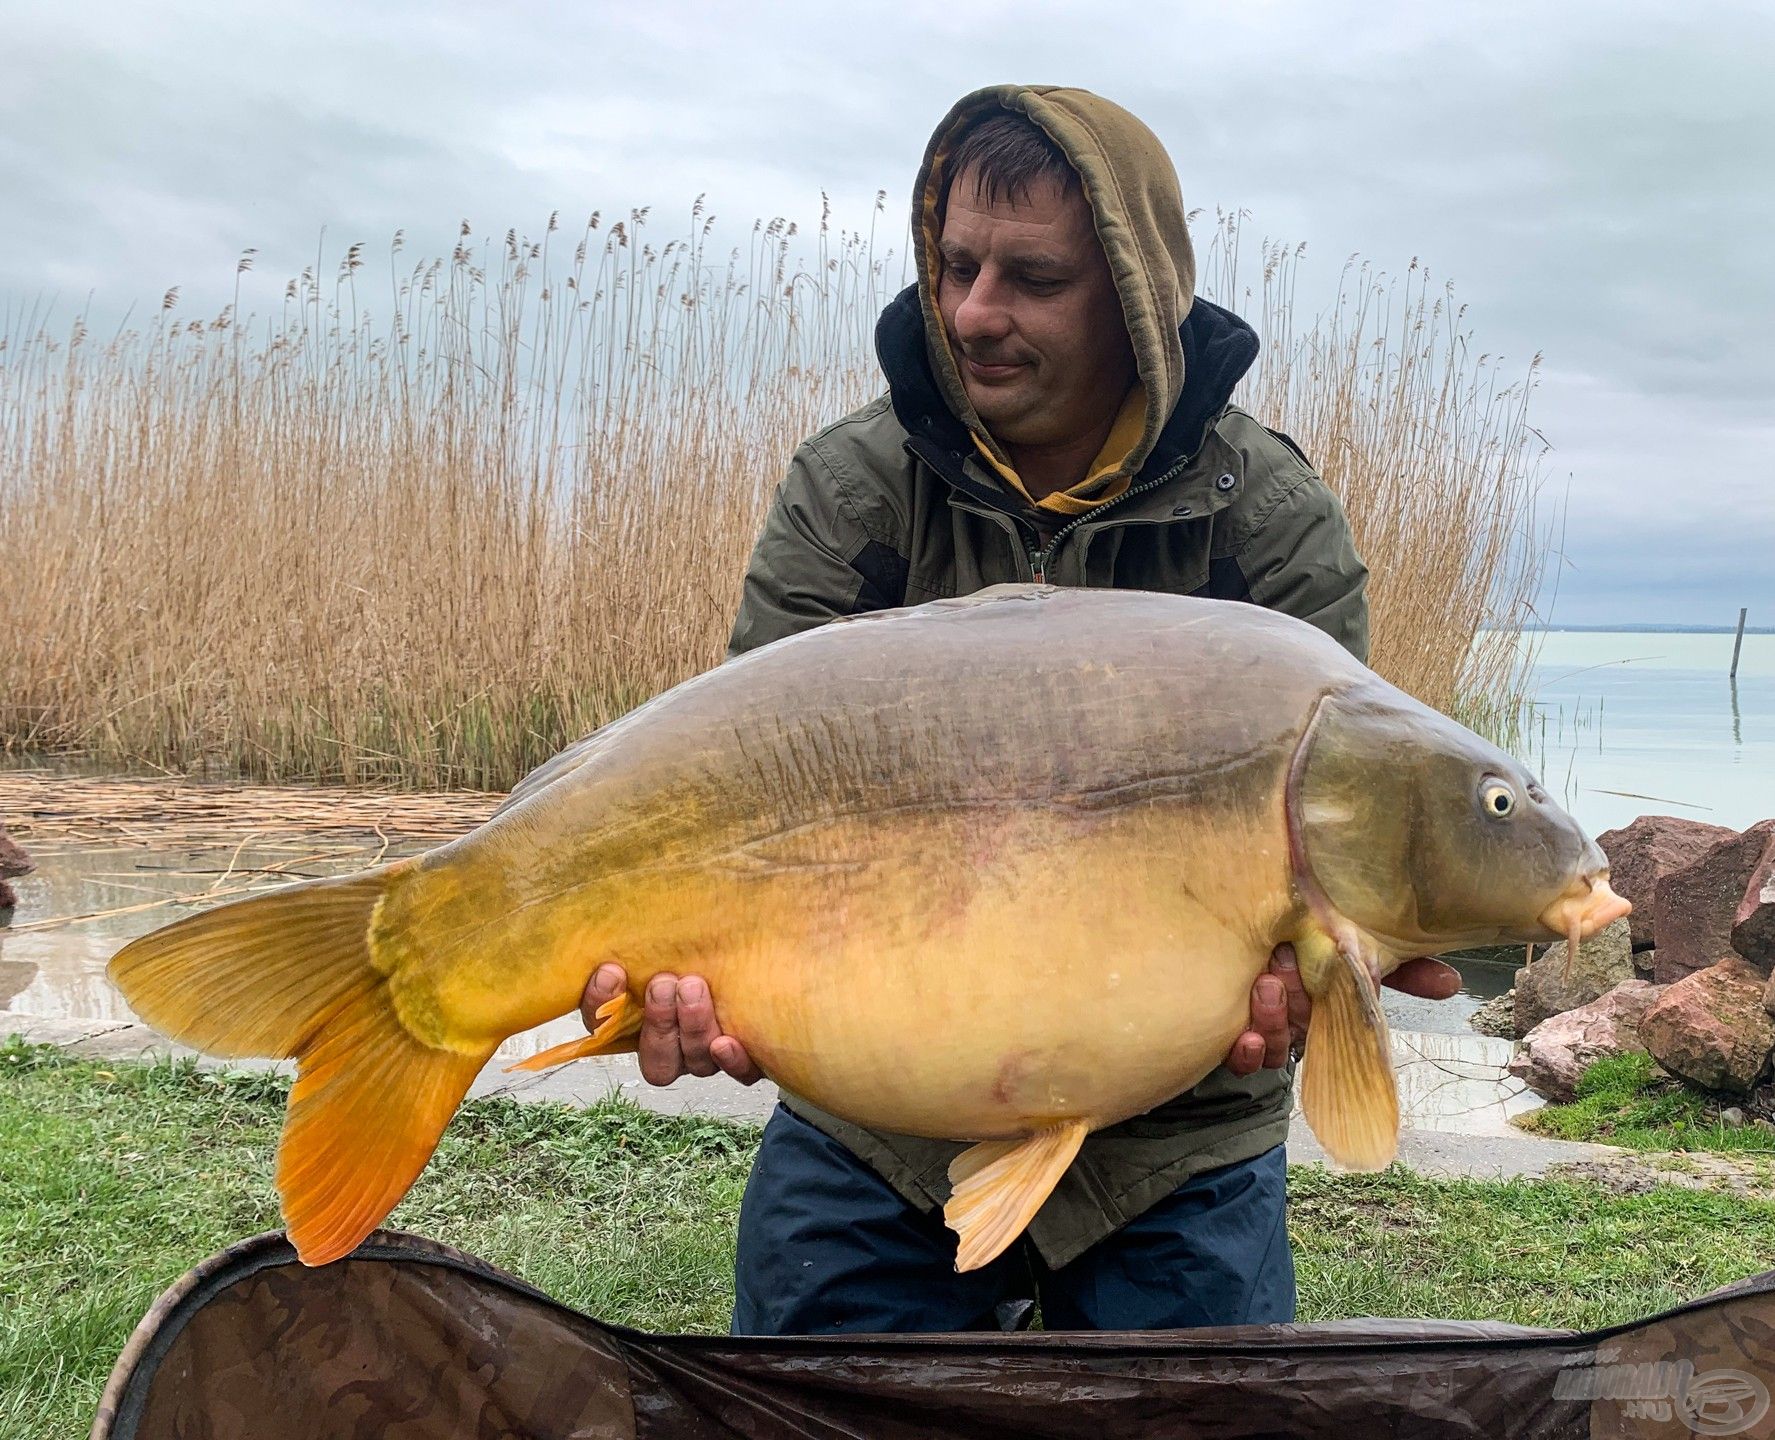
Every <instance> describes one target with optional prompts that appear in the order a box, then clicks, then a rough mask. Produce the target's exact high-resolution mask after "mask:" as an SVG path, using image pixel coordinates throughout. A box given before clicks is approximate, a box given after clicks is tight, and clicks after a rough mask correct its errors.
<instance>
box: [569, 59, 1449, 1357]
mask: <svg viewBox="0 0 1775 1440" xmlns="http://www.w3.org/2000/svg"><path fill="white" fill-rule="evenodd" d="M915 206H916V208H915V213H914V224H915V228H916V231H917V237H918V249H917V257H918V283H917V284H916V285H915V286H913V287H911V288H909V289H908V290H907V291H906V292H905V293H904V294H902V295H900V296H899V297H898V298H897V299H896V300H895V301H894V302H893V304H892V305H890V306H889V308H888V309H887V311H886V312H885V313H884V314H883V316H882V318H881V322H880V325H879V327H878V329H877V332H876V341H877V348H878V351H879V354H880V357H881V363H882V368H883V370H884V371H885V373H886V376H887V380H888V387H889V389H888V394H887V395H886V396H884V397H883V398H882V399H880V400H878V401H876V402H875V403H873V404H871V405H868V406H865V407H864V408H863V409H862V410H859V411H857V412H856V413H855V414H853V415H849V416H846V417H845V418H844V419H843V420H840V421H839V422H838V423H837V424H835V425H832V426H830V427H828V428H827V429H825V430H823V431H821V432H820V433H819V434H818V435H815V436H814V437H813V438H812V439H810V440H809V441H807V442H806V443H805V444H804V445H803V446H802V447H801V448H800V449H799V450H798V451H797V453H796V455H795V457H794V459H793V461H792V463H791V465H790V469H789V474H788V477H787V479H786V480H785V481H784V482H783V485H782V488H781V490H780V491H779V493H778V495H777V498H776V503H775V505H774V507H773V508H772V510H771V513H770V516H769V518H768V519H767V521H766V522H765V527H764V532H763V534H762V536H761V537H760V538H759V541H758V544H757V548H756V549H755V551H754V552H753V555H752V560H751V564H750V567H749V569H748V572H747V575H746V584H745V593H744V598H743V600H742V602H741V607H740V613H739V618H738V621H737V623H736V625H735V627H734V633H733V641H732V646H731V653H733V654H739V653H741V652H743V651H746V650H750V649H753V648H754V647H756V646H759V645H764V644H768V643H769V642H771V641H773V640H778V639H781V638H782V637H784V636H786V635H790V634H794V633H795V632H797V631H799V630H803V629H806V628H808V627H810V626H814V625H818V624H821V623H822V622H824V621H827V620H830V619H833V618H835V617H837V616H841V615H849V614H856V613H859V612H862V611H867V610H874V609H881V608H885V607H889V606H895V605H901V604H918V603H920V602H922V601H926V600H932V599H936V598H939V597H943V596H951V595H962V594H968V593H971V592H972V591H975V590H978V589H980V588H981V587H983V586H986V585H991V584H995V583H998V582H1001V581H1014V580H1025V581H1027V580H1046V581H1048V582H1050V583H1054V584H1060V585H1107V586H1124V587H1130V588H1138V589H1147V590H1164V591H1175V592H1181V593H1185V594H1192V595H1206V596H1211V597H1215V598H1219V599H1226V600H1240V601H1248V602H1252V603H1256V604H1260V605H1267V606H1272V607H1274V608H1276V609H1279V610H1284V611H1287V612H1288V613H1290V614H1292V615H1296V616H1299V617H1300V618H1302V619H1304V620H1308V621H1310V622H1311V623H1313V624H1315V625H1317V626H1319V627H1320V628H1321V629H1323V630H1325V631H1326V632H1327V633H1329V634H1330V635H1332V636H1333V637H1334V638H1336V639H1337V640H1338V641H1340V642H1341V643H1342V644H1343V645H1345V646H1346V647H1347V648H1348V649H1349V650H1350V651H1352V652H1353V653H1354V654H1356V655H1357V656H1359V657H1361V656H1365V655H1366V652H1367V645H1368V622H1367V608H1366V603H1365V600H1364V596H1363V588H1364V584H1365V581H1366V574H1367V572H1366V571H1365V570H1364V568H1363V566H1362V563H1361V561H1360V560H1359V559H1358V558H1357V556H1356V552H1355V549H1354V546H1353V545H1352V543H1351V539H1350V532H1349V527H1348V525H1347V523H1346V522H1345V519H1344V516H1343V511H1342V509H1341V508H1340V507H1339V505H1338V502H1337V500H1336V498H1335V497H1334V496H1333V495H1332V494H1331V492H1330V491H1329V490H1328V489H1327V488H1326V486H1325V485H1324V484H1323V483H1322V482H1321V481H1320V479H1319V478H1318V477H1317V476H1316V475H1315V474H1314V473H1313V471H1312V469H1311V468H1310V466H1309V465H1308V464H1307V462H1306V459H1305V457H1304V456H1303V455H1302V454H1301V452H1300V451H1299V449H1298V448H1297V447H1296V446H1295V445H1294V443H1293V441H1291V440H1289V439H1288V438H1287V437H1286V436H1283V435H1280V434H1277V433H1275V432H1273V431H1268V430H1265V429H1264V428H1263V427H1262V426H1261V425H1259V424H1258V423H1257V422H1256V421H1255V420H1253V419H1252V418H1251V417H1250V416H1248V415H1246V414H1245V413H1244V412H1242V411H1240V410H1238V409H1236V408H1234V407H1232V406H1230V405H1229V404H1228V399H1229V396H1230V395H1231V393H1232V390H1233V387H1234V386H1235V385H1236V384H1237V382H1238V380H1239V378H1240V377H1241V376H1242V375H1243V374H1244V372H1245V370H1246V369H1247V368H1248V367H1249V366H1250V364H1251V362H1252V361H1253V359H1254V358H1255V357H1256V355H1257V350H1258V342H1257V338H1256V336H1255V335H1254V334H1253V333H1252V331H1251V329H1250V328H1249V327H1248V326H1247V325H1246V324H1245V323H1244V322H1243V321H1241V320H1240V319H1238V317H1237V316H1235V315H1232V314H1231V313H1229V312H1228V311H1226V310H1223V309H1221V308H1219V307H1218V306H1215V305H1212V304H1209V303H1207V302H1206V301H1202V300H1193V303H1192V297H1193V292H1194V282H1195V266H1194V255H1193V252H1192V250H1191V246H1190V240H1189V233H1188V230H1187V228H1186V225H1185V216H1184V209H1183V201H1182V198H1181V195H1180V194H1179V190H1178V185H1177V178H1176V174H1175V172H1174V170H1173V168H1172V166H1171V162H1170V160H1169V158H1168V157H1167V156H1166V154H1165V151H1164V149H1163V147H1162V146H1161V145H1160V143H1159V141H1158V139H1157V138H1156V137H1155V136H1154V135H1153V134H1152V132H1151V131H1149V130H1148V129H1147V128H1146V127H1145V126H1144V125H1142V124H1141V123H1140V122H1139V121H1138V120H1136V119H1135V118H1134V117H1133V116H1132V115H1130V114H1128V113H1127V112H1126V111H1124V110H1121V109H1120V108H1118V107H1117V106H1114V105H1112V104H1110V103H1108V102H1107V101H1104V100H1102V99H1100V98H1098V97H1096V96H1094V95H1090V94H1088V93H1086V92H1084V91H1079V90H1064V89H1049V88H1031V87H1022V86H1002V87H997V88H993V89H989V90H982V91H979V92H977V93H975V94H973V95H970V96H968V97H966V98H965V99H963V100H962V101H961V102H960V103H959V104H958V105H956V107H955V108H954V109H953V110H952V111H951V112H950V113H949V115H948V116H947V117H946V118H945V119H944V121H943V123H942V124H941V125H939V126H938V128H937V131H936V134H935V135H934V136H933V138H932V140H931V144H930V147H929V149H928V151H927V152H926V156H925V162H924V166H923V169H922V171H921V173H920V176H919V182H918V190H917V196H916V201H915ZM1271 970H1272V973H1271V974H1269V975H1266V976H1262V977H1260V978H1259V979H1258V981H1257V983H1256V985H1255V986H1254V987H1253V991H1252V1000H1251V1015H1252V1028H1251V1029H1250V1030H1249V1031H1247V1032H1246V1033H1245V1034H1243V1035H1241V1036H1240V1037H1239V1038H1238V1040H1237V1041H1235V1043H1234V1045H1233V1047H1232V1050H1231V1051H1230V1052H1229V1054H1228V1056H1227V1059H1226V1063H1225V1065H1224V1066H1223V1067H1222V1068H1221V1069H1220V1070H1217V1071H1216V1072H1214V1073H1213V1074H1212V1075H1210V1076H1209V1077H1208V1078H1207V1079H1206V1080H1204V1081H1203V1082H1202V1083H1201V1084H1200V1085H1198V1086H1196V1088H1195V1089H1193V1090H1191V1091H1190V1092H1189V1093H1187V1094H1185V1095H1182V1096H1179V1097H1178V1098H1177V1099H1176V1100H1174V1101H1172V1102H1170V1103H1168V1104H1166V1105H1164V1106H1162V1107H1160V1108H1159V1109H1158V1110H1156V1111H1153V1112H1152V1113H1150V1114H1148V1115H1145V1116H1142V1117H1140V1118H1139V1119H1136V1120H1132V1121H1128V1122H1126V1123H1125V1124H1122V1125H1118V1126H1115V1127H1112V1128H1111V1129H1109V1130H1105V1131H1101V1132H1099V1133H1097V1134H1095V1135H1092V1136H1090V1137H1089V1138H1088V1139H1087V1140H1086V1141H1085V1144H1084V1147H1083V1149H1082V1150H1081V1152H1080V1154H1079V1157H1078V1159H1077V1160H1076V1161H1075V1162H1074V1164H1073V1165H1072V1167H1071V1168H1070V1170H1069V1171H1068V1172H1067V1174H1066V1176H1065V1177H1063V1179H1062V1181H1061V1183H1060V1185H1059V1186H1058V1187H1057V1188H1056V1190H1055V1191H1054V1193H1053V1195H1052V1196H1051V1197H1050V1198H1049V1200H1048V1201H1047V1203H1046V1204H1045V1205H1044V1206H1043V1208H1042V1210H1041V1211H1040V1212H1039V1213H1038V1214H1037V1216H1036V1218H1035V1220H1034V1221H1033V1222H1032V1223H1031V1225H1030V1227H1029V1230H1028V1232H1027V1236H1026V1238H1025V1239H1024V1240H1023V1241H1022V1242H1020V1243H1019V1245H1018V1246H1017V1247H1015V1248H1013V1249H1012V1250H1011V1251H1008V1252H1007V1253H1006V1254H1004V1255H1002V1256H1000V1257H999V1259H997V1260H995V1261H994V1262H992V1263H991V1264H990V1265H988V1266H986V1267H984V1268H983V1269H981V1270H978V1271H975V1272H972V1273H970V1274H967V1275H957V1274H956V1273H954V1270H953V1262H954V1255H955V1243H954V1237H953V1236H952V1235H950V1234H949V1232H948V1231H947V1230H946V1229H945V1228H944V1226H943V1222H942V1216H941V1213H940V1212H941V1206H942V1202H943V1200H944V1199H945V1198H946V1195H947V1181H946V1178H945V1171H946V1169H947V1166H948V1162H949V1160H950V1158H951V1157H952V1156H953V1155H955V1154H956V1153H957V1152H958V1150H959V1149H960V1148H962V1147H960V1146H958V1145H953V1144H944V1143H938V1142H933V1141H925V1140H914V1139H910V1138H908V1137H905V1136H895V1135H885V1134H879V1133H872V1132H868V1131H865V1130H862V1129H859V1128H858V1127H856V1126H853V1125H850V1124H848V1123H846V1122H844V1121H842V1120H839V1119H838V1118H836V1117H835V1116H832V1115H828V1114H825V1113H823V1112H822V1111H820V1110H818V1109H817V1108H815V1107H813V1106H812V1105H810V1104H808V1103H807V1102H806V1101H803V1100H801V1099H799V1098H798V1097H793V1096H785V1097H784V1106H783V1107H779V1109H778V1110H777V1112H776V1113H775V1115H774V1116H773V1117H772V1119H771V1121H770V1123H769V1125H768V1126H767V1127H766V1129H765V1134H764V1140H763V1144H762V1146H761V1148H760V1151H759V1155H758V1159H757V1162H756V1164H755V1166H754V1168H753V1172H752V1177H751V1181H750V1183H749V1184H748V1186H747V1190H746V1197H745V1201H744V1204H743V1206H742V1209H741V1215H740V1228H739V1254H738V1259H737V1264H736V1289H737V1297H736V1304H735V1310H734V1329H735V1330H736V1332H740V1333H765V1334H769V1333H776V1334H784V1333H817V1332H822V1331H825V1332H831V1331H840V1330H848V1331H909V1330H964V1329H977V1328H990V1327H992V1326H994V1325H995V1324H1007V1323H1017V1322H1018V1321H1019V1320H1020V1319H1022V1318H1024V1317H1026V1316H1027V1314H1028V1311H1029V1309H1030V1304H1029V1302H1030V1301H1031V1300H1033V1299H1035V1298H1037V1297H1039V1300H1040V1303H1041V1306H1042V1315H1043V1320H1044V1323H1045V1324H1046V1326H1047V1327H1048V1328H1049V1329H1071V1328H1097V1329H1144V1328H1159V1327H1174V1326H1190V1325H1207V1324H1238V1323H1245V1322H1260V1321H1283V1320H1290V1319H1292V1318H1293V1316H1294V1305H1295V1293H1294V1268H1293V1258H1292V1255H1291V1253H1290V1251H1289V1247H1288V1238H1287V1233H1286V1229H1285V1224H1284V1220H1285V1204H1284V1200H1285V1197H1284V1182H1285V1174H1286V1171H1285V1164H1286V1162H1285V1156H1284V1153H1283V1148H1282V1142H1283V1141H1284V1139H1285V1138H1286V1135H1287V1130H1288V1117H1289V1111H1290V1108H1291V1106H1290V1100H1291V1089H1290V1086H1291V1080H1292V1066H1291V1063H1290V1061H1291V1056H1290V1048H1291V1045H1290V1042H1291V1038H1292V1039H1293V1041H1294V1043H1295V1045H1297V1046H1298V1044H1299V1042H1300V1038H1301V1037H1303V1036H1304V1034H1305V1028H1306V1020H1307V1014H1308V1010H1309V1005H1308V1002H1307V999H1306V996H1305V994H1304V992H1303V991H1302V988H1301V984H1300V979H1299V976H1298V973H1297V972H1296V970H1295V968H1294V965H1293V957H1292V955H1291V954H1289V953H1288V951H1287V947H1283V949H1282V950H1280V951H1278V953H1277V956H1276V957H1275V959H1274V961H1273V963H1272V966H1271ZM623 983H624V976H623V973H622V971H621V970H620V968H618V967H616V966H614V965H608V966H604V967H602V968H601V969H600V970H599V972H598V974H597V975H595V976H594V977H593V979H592V982H591V985H590V986H589V987H588V989H587V991H586V997H585V1013H586V1016H587V1022H588V1024H590V1023H592V1022H591V1019H590V1017H591V1015H592V1012H593V1011H594V1010H595V1009H596V1008H597V1007H598V1006H599V1005H600V1004H602V1003H603V1002H604V1001H605V1000H606V999H609V998H611V997H612V996H613V995H615V994H616V993H617V992H618V991H619V990H620V989H621V988H622V986H623ZM1390 983H1394V984H1396V985H1398V986H1399V988H1401V989H1407V990H1411V991H1413V992H1414V993H1418V994H1424V995H1431V996H1446V995H1448V994H1451V993H1453V989H1454V983H1455V977H1454V975H1453V972H1452V971H1450V970H1448V969H1447V967H1445V966H1441V965H1439V964H1437V962H1434V961H1418V962H1413V963H1412V964H1410V965H1407V966H1405V967H1402V968H1401V969H1400V970H1398V971H1396V972H1395V974H1394V976H1393V977H1392V980H1391V982H1390ZM646 1015H647V1020H646V1027H645V1028H644V1030H643V1032H642V1034H641V1037H640V1042H639V1047H640V1049H639V1053H640V1061H641V1069H642V1073H643V1075H644V1076H646V1078H647V1079H648V1080H650V1081H652V1082H653V1083H655V1084H669V1083H671V1082H672V1081H673V1080H675V1079H676V1078H677V1077H678V1076H680V1075H683V1074H691V1075H712V1074H714V1073H716V1071H717V1070H722V1071H725V1072H726V1073H727V1074H729V1075H731V1076H733V1077H734V1078H736V1079H738V1080H741V1081H744V1082H748V1083H749V1082H751V1081H753V1080H756V1079H757V1078H759V1077H758V1072H757V1070H756V1068H755V1067H754V1066H753V1065H752V1063H751V1061H750V1059H749V1057H748V1056H747V1055H746V1053H745V1050H744V1047H743V1046H741V1045H740V1043H739V1042H738V1041H737V1040H735V1039H734V1038H733V1037H732V1036H727V1035H723V1034H721V1032H720V1027H719V1024H718V1021H717V1019H716V1014H715V1008H714V1002H713V1000H712V998H711V996H710V995H709V991H708V987H707V986H706V985H705V984H704V983H703V982H702V981H701V980H700V979H699V978H697V977H695V976H686V977H684V978H683V979H682V980H678V979H675V978H674V977H672V976H659V977H656V978H655V980H654V981H653V983H652V984H651V985H650V987H649V990H648V994H647V997H646Z"/></svg>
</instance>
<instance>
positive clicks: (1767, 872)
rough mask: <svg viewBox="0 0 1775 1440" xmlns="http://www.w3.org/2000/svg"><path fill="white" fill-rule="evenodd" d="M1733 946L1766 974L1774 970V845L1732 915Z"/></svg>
mask: <svg viewBox="0 0 1775 1440" xmlns="http://www.w3.org/2000/svg"><path fill="white" fill-rule="evenodd" d="M1732 948H1733V949H1734V950H1736V951H1737V952H1738V953H1739V954H1740V955H1742V956H1743V957H1744V958H1745V959H1746V960H1748V961H1750V963H1751V964H1753V965H1755V966H1756V967H1757V968H1758V969H1760V970H1761V971H1763V972H1764V973H1765V974H1769V973H1771V972H1775V846H1771V847H1770V848H1769V849H1768V850H1766V851H1764V852H1763V858H1762V861H1761V863H1760V864H1758V866H1757V867H1756V869H1754V870H1752V871H1751V872H1750V880H1749V881H1748V882H1747V883H1746V885H1745V887H1744V899H1743V900H1741V901H1740V902H1739V903H1738V913H1737V914H1736V915H1734V916H1733V917H1732Z"/></svg>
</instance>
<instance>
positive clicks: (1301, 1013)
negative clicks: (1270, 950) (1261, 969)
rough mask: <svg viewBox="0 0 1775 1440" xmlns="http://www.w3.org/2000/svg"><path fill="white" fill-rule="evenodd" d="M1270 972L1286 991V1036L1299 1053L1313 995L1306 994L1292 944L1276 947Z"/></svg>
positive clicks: (1271, 960) (1304, 1043) (1311, 1008)
mask: <svg viewBox="0 0 1775 1440" xmlns="http://www.w3.org/2000/svg"><path fill="white" fill-rule="evenodd" d="M1270 974H1272V975H1274V976H1275V977H1276V978H1277V979H1278V980H1280V981H1281V982H1282V988H1283V989H1284V990H1285V991H1287V992H1288V1038H1289V1040H1290V1041H1291V1042H1292V1043H1293V1045H1294V1051H1295V1053H1296V1054H1299V1053H1300V1051H1301V1050H1302V1049H1303V1048H1304V1047H1305V1045H1306V1043H1307V1026H1308V1025H1309V1024H1311V1023H1312V1019H1313V997H1312V996H1311V995H1309V994H1307V987H1306V984H1305V982H1304V981H1302V980H1301V978H1300V964H1299V962H1298V961H1297V960H1296V958H1295V954H1294V946H1292V945H1278V946H1277V947H1276V953H1275V954H1274V955H1272V956H1270ZM1276 1063H1277V1064H1280V1063H1281V1062H1280V1061H1277V1062H1276Z"/></svg>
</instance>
